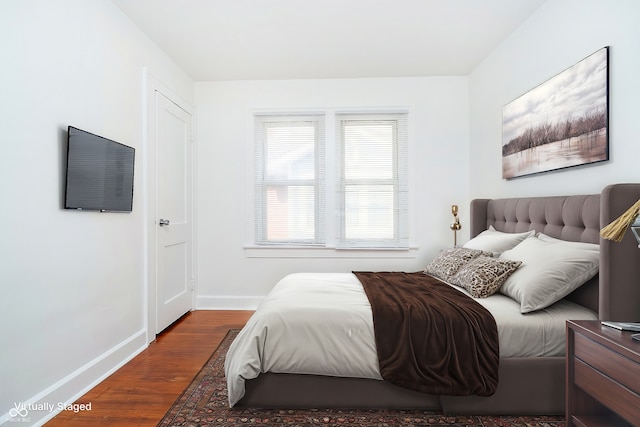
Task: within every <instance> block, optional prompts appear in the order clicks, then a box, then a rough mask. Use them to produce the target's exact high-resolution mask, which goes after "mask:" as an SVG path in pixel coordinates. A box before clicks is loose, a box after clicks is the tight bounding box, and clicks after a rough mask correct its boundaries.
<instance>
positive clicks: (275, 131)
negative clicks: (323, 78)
mask: <svg viewBox="0 0 640 427" xmlns="http://www.w3.org/2000/svg"><path fill="white" fill-rule="evenodd" d="M255 130H256V191H255V196H256V203H255V207H256V212H255V220H256V221H255V229H256V235H255V241H256V243H258V244H289V245H314V244H323V243H324V231H323V230H324V227H323V225H324V194H323V193H324V176H323V175H324V121H323V117H321V116H320V117H319V116H298V117H295V116H268V115H267V116H256V123H255Z"/></svg>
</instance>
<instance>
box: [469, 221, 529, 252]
mask: <svg viewBox="0 0 640 427" xmlns="http://www.w3.org/2000/svg"><path fill="white" fill-rule="evenodd" d="M535 233H536V232H535V230H531V231H526V232H524V233H503V232H502V231H497V230H496V229H495V228H493V226H489V229H488V230H485V231H483V232H482V233H480V234H478V235H477V236H476V237H474V238H473V239H471V240H469V241H468V242H467V243H465V244H464V245H462V247H463V248H467V249H477V250H480V251H485V252H491V253H493V254H494V256H499V255H500V254H501V253H502V252H504V251H506V250H509V249H511V248H513V247H515V246H516V245H517V244H518V243H520V242H522V241H523V240H524V239H526V238H527V237H531V236H534V235H535Z"/></svg>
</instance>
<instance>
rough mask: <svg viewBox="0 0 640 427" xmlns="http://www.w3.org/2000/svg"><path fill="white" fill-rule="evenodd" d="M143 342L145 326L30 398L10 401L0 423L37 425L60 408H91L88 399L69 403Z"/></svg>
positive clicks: (143, 345)
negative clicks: (10, 405) (11, 405)
mask: <svg viewBox="0 0 640 427" xmlns="http://www.w3.org/2000/svg"><path fill="white" fill-rule="evenodd" d="M147 346H148V344H147V340H146V330H144V329H142V330H140V331H138V332H136V333H135V334H134V335H132V336H131V337H129V338H127V339H126V340H124V341H122V342H121V343H120V344H118V345H116V346H115V347H113V348H111V349H110V350H109V351H107V352H105V353H103V354H102V355H100V356H98V357H96V358H95V359H93V360H92V361H90V362H89V363H87V364H86V365H84V366H82V367H80V368H78V369H77V370H75V371H74V372H72V373H71V374H69V375H67V376H66V377H64V378H62V379H61V380H60V381H58V382H56V383H55V384H53V385H51V386H50V387H48V388H47V389H45V390H43V391H41V392H40V393H38V394H37V395H35V396H33V397H32V398H31V399H29V400H27V401H25V402H18V403H14V405H16V406H17V407H14V408H11V409H10V411H9V412H8V413H6V414H4V415H2V417H0V424H3V423H5V422H7V421H9V422H19V423H20V425H34V426H40V425H43V424H44V423H46V422H47V421H49V420H50V419H51V418H53V417H55V416H56V415H57V414H59V413H60V412H62V411H63V410H74V411H76V412H78V411H83V410H91V405H88V404H90V403H91V402H82V403H85V404H87V405H85V406H75V407H74V406H72V403H73V402H75V401H76V400H78V399H79V398H80V397H82V396H83V395H84V394H86V393H87V392H88V391H89V390H91V389H92V388H93V387H95V386H96V385H98V384H99V383H100V382H102V381H103V380H104V379H105V378H107V377H108V376H109V375H111V374H112V373H114V372H115V371H117V370H118V369H120V368H121V367H122V366H123V365H125V364H126V363H127V362H129V361H130V360H131V359H133V358H134V357H135V356H137V355H138V354H139V353H140V352H142V351H143V350H144V349H146V348H147ZM25 423H26V424H25Z"/></svg>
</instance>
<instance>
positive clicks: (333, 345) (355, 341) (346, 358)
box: [225, 273, 597, 406]
mask: <svg viewBox="0 0 640 427" xmlns="http://www.w3.org/2000/svg"><path fill="white" fill-rule="evenodd" d="M456 289H458V290H460V291H461V292H465V293H466V291H464V290H462V289H460V288H456ZM476 301H478V302H479V303H480V304H482V305H483V306H484V307H486V308H487V309H488V310H489V311H490V312H491V314H493V316H494V318H495V320H496V324H497V326H498V335H499V340H500V357H501V358H507V357H524V356H562V355H564V349H565V321H566V320H567V319H574V320H582V319H597V315H596V314H595V313H594V312H592V311H591V310H588V309H586V308H584V307H581V306H579V305H577V304H573V303H571V302H568V301H565V300H562V301H560V302H558V303H556V304H554V305H553V306H551V307H549V308H547V309H545V310H541V311H538V312H534V313H528V314H521V313H520V304H519V303H518V302H516V301H514V300H512V299H510V298H509V297H506V296H504V295H501V294H494V295H492V296H490V297H489V298H484V299H476ZM261 372H273V373H297V374H315V375H326V376H339V377H358V378H370V379H381V377H380V372H379V368H378V357H377V355H376V348H375V338H374V332H373V318H372V315H371V306H370V305H369V300H368V299H367V296H366V294H365V292H364V289H363V288H362V285H361V284H360V282H359V281H358V279H357V278H356V276H355V275H353V274H351V273H296V274H291V275H289V276H286V277H284V278H283V279H282V280H280V282H278V284H277V285H276V286H275V287H274V288H273V290H272V291H271V292H270V293H269V294H268V295H267V296H266V298H265V299H264V301H263V302H262V303H261V304H260V306H259V307H258V309H257V310H256V312H255V313H254V315H253V316H252V317H251V318H250V319H249V321H248V322H247V324H246V325H245V327H244V328H243V329H242V331H240V333H239V335H238V336H237V338H236V339H235V340H234V342H233V343H232V345H231V347H230V348H229V351H228V353H227V357H226V360H225V374H226V377H227V386H228V392H229V404H230V406H233V405H235V404H236V403H237V402H238V401H239V400H240V399H241V398H242V397H243V396H244V382H245V380H249V379H253V378H256V377H257V376H258V375H259V374H260V373H261Z"/></svg>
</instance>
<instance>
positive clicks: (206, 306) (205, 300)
mask: <svg viewBox="0 0 640 427" xmlns="http://www.w3.org/2000/svg"><path fill="white" fill-rule="evenodd" d="M263 299H264V296H252V297H242V296H223V295H203V296H198V297H197V298H196V310H255V309H256V308H258V305H260V303H261V302H262V300H263Z"/></svg>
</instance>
